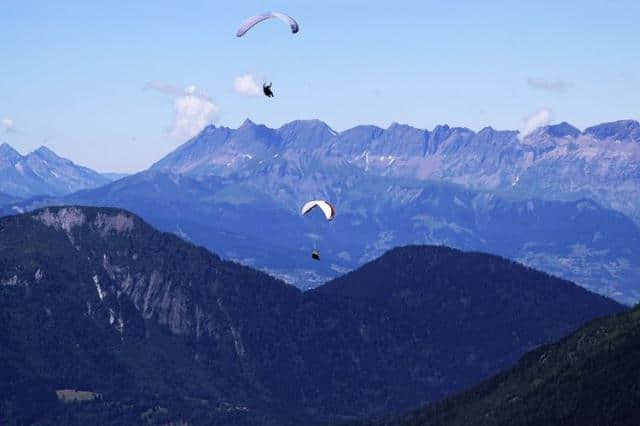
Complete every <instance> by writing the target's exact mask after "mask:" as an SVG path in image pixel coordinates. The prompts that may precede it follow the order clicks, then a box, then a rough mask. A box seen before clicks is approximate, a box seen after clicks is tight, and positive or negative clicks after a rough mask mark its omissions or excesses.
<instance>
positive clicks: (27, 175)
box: [0, 143, 112, 203]
mask: <svg viewBox="0 0 640 426" xmlns="http://www.w3.org/2000/svg"><path fill="white" fill-rule="evenodd" d="M111 180H112V178H110V177H108V176H105V175H102V174H100V173H98V172H96V171H93V170H91V169H89V168H87V167H82V166H78V165H77V164H75V163H73V162H72V161H70V160H67V159H66V158H62V157H59V156H58V155H57V154H56V153H54V152H53V151H51V150H50V149H49V148H47V147H45V146H41V147H40V148H38V149H36V150H35V151H33V152H31V153H29V154H27V155H21V154H20V153H19V152H18V151H16V150H15V149H13V148H12V147H11V146H10V145H9V144H7V143H3V144H2V145H0V192H2V193H5V194H6V195H8V196H10V197H13V198H16V199H19V198H28V197H33V196H38V195H64V194H69V193H71V192H75V191H78V190H81V189H86V188H96V187H98V186H101V185H104V184H106V183H108V182H110V181H111ZM0 202H2V203H10V202H12V201H8V202H7V200H3V199H2V198H0Z"/></svg>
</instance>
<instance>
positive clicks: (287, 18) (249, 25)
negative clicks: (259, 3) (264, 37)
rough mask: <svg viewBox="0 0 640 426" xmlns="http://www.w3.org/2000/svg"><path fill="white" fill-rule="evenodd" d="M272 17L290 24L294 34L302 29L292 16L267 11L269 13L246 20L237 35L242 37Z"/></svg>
mask: <svg viewBox="0 0 640 426" xmlns="http://www.w3.org/2000/svg"><path fill="white" fill-rule="evenodd" d="M271 18H277V19H280V20H281V21H283V22H285V23H286V24H288V25H289V28H291V32H292V33H294V34H295V33H297V32H298V30H299V29H300V26H299V25H298V23H297V22H296V21H295V20H294V19H293V18H292V17H291V16H289V15H286V14H284V13H280V12H267V13H263V14H262V15H256V16H252V17H251V18H249V19H247V20H246V21H244V22H243V23H242V25H240V28H238V31H237V32H236V36H237V37H242V36H243V35H244V34H245V33H246V32H247V31H249V30H250V29H251V28H253V27H254V26H255V25H257V24H259V23H260V22H262V21H266V20H267V19H271Z"/></svg>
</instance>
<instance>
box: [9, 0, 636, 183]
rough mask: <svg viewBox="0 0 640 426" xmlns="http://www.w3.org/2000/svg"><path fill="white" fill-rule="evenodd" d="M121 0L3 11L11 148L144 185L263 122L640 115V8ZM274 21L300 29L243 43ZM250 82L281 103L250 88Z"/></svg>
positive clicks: (264, 33) (518, 120) (337, 124)
mask: <svg viewBox="0 0 640 426" xmlns="http://www.w3.org/2000/svg"><path fill="white" fill-rule="evenodd" d="M99 3H102V4H99ZM118 3H120V4H119V5H118V6H117V7H116V6H114V2H86V1H59V2H49V1H28V2H25V1H14V0H8V1H7V0H5V1H4V2H3V4H2V5H1V6H0V46H2V47H1V48H0V77H1V78H0V142H9V143H10V144H11V145H13V146H14V147H15V148H17V149H18V150H19V151H21V152H23V153H24V152H28V151H30V150H32V149H34V148H37V147H38V146H40V145H42V144H44V145H47V146H49V147H50V148H52V149H53V150H54V151H56V152H57V153H59V154H60V155H63V156H66V157H69V158H71V159H72V160H74V161H75V162H77V163H80V164H83V165H86V166H89V167H92V168H95V169H97V170H99V171H120V172H133V171H138V170H141V169H143V168H146V167H148V166H149V165H150V164H151V163H153V162H154V161H156V160H158V159H159V158H161V157H162V156H163V155H164V154H166V153H168V152H169V151H171V150H173V149H174V148H175V147H176V146H178V145H179V144H181V143H183V142H184V141H185V140H186V138H187V137H188V135H189V134H192V133H193V132H194V131H195V130H194V129H196V128H197V127H198V126H199V125H200V124H202V123H204V122H214V123H215V124H219V125H226V126H231V127H236V126H238V125H240V124H241V122H242V121H243V120H244V118H246V117H249V118H251V119H252V120H253V121H256V122H259V123H265V124H267V125H270V126H280V125H281V124H283V123H285V122H288V121H291V120H295V119H307V118H319V119H322V120H324V121H326V122H327V123H328V124H329V125H330V126H332V127H333V128H334V129H336V130H343V129H346V128H349V127H352V126H355V125H358V124H377V125H380V126H383V127H386V126H388V125H389V124H390V123H391V122H393V121H397V122H401V123H407V124H411V125H414V126H416V127H420V128H429V129H430V128H433V126H435V125H436V124H442V123H448V124H450V125H460V126H466V127H470V128H472V129H474V130H478V129H481V128H482V127H485V126H492V127H494V128H498V129H524V128H525V127H526V124H525V121H524V120H526V118H532V120H533V121H532V123H534V124H535V123H544V122H547V121H551V122H559V121H568V122H570V123H572V124H574V125H576V126H577V127H579V128H584V127H586V126H589V125H592V124H597V123H600V122H604V121H611V120H617V119H624V118H633V119H638V118H640V102H639V98H638V93H640V55H639V54H638V46H639V45H640V27H639V26H638V17H639V16H640V3H639V2H632V1H616V2H605V1H563V2H559V1H536V2H516V1H483V2H480V1H456V2H444V1H438V2H435V1H425V0H421V1H402V0H398V1H394V2H374V1H370V0H369V1H364V0H352V1H349V0H323V1H312V0H309V1H307V0H296V1H293V0H290V1H265V0H260V1H242V2H239V1H182V2H175V1H153V2H151V1H148V2H146V1H136V2H128V3H132V4H125V2H118ZM266 10H279V11H284V12H287V13H290V14H291V15H292V16H294V17H295V18H296V19H297V20H298V22H299V23H300V27H301V29H300V32H299V33H298V34H296V35H293V34H290V33H288V31H287V29H286V27H285V26H284V24H283V23H281V22H277V21H273V22H266V23H264V24H262V25H261V26H260V27H256V28H254V30H252V31H251V32H250V33H248V34H247V35H246V36H245V37H243V38H236V37H235V31H236V29H237V27H238V26H239V24H240V22H241V21H242V20H243V19H244V18H246V17H248V16H250V15H253V14H256V13H260V12H263V11H266ZM246 74H251V75H252V76H253V78H254V80H255V81H256V82H258V83H260V84H261V83H262V81H263V80H268V81H273V88H274V92H275V94H276V97H275V98H274V99H266V98H264V97H262V96H247V95H243V94H240V93H237V92H236V90H235V89H234V79H235V78H236V77H238V76H242V75H246ZM529 124H531V123H529Z"/></svg>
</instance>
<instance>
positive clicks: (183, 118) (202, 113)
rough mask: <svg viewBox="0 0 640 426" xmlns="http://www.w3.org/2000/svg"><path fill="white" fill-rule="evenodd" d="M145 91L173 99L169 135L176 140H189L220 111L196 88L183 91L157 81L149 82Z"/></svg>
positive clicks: (187, 88) (191, 87) (190, 87)
mask: <svg viewBox="0 0 640 426" xmlns="http://www.w3.org/2000/svg"><path fill="white" fill-rule="evenodd" d="M144 88H145V90H155V91H157V92H160V93H163V94H165V95H168V96H171V97H172V98H173V108H174V111H175V118H174V123H173V128H172V129H171V130H170V132H169V133H170V135H171V136H173V137H175V138H177V139H185V138H190V137H193V136H195V135H196V134H198V132H200V131H201V130H202V129H203V128H204V127H205V126H206V125H208V124H210V123H212V122H213V121H214V119H215V117H216V115H217V113H218V111H219V110H220V108H218V106H217V105H216V104H214V103H213V102H212V101H211V99H210V98H209V96H207V94H206V93H205V92H203V91H201V90H199V89H198V87H197V86H194V85H191V86H188V87H186V88H185V89H181V88H180V87H178V86H174V85H172V84H167V83H162V82H159V81H150V82H149V83H147V84H146V85H145V86H144Z"/></svg>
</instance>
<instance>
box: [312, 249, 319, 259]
mask: <svg viewBox="0 0 640 426" xmlns="http://www.w3.org/2000/svg"><path fill="white" fill-rule="evenodd" d="M311 258H312V259H313V260H320V252H319V251H318V250H313V251H312V252H311Z"/></svg>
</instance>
